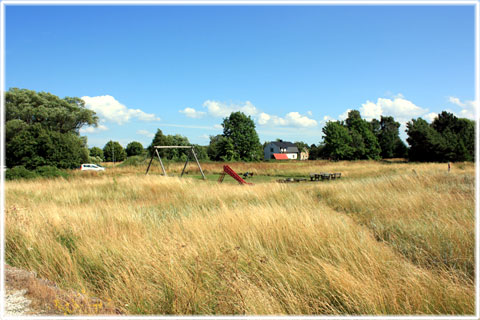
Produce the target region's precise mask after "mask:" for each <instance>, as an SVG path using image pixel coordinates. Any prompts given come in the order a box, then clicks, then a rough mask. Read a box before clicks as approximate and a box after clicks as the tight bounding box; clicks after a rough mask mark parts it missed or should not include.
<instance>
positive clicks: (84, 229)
mask: <svg viewBox="0 0 480 320" xmlns="http://www.w3.org/2000/svg"><path fill="white" fill-rule="evenodd" d="M231 166H232V167H234V168H235V169H236V170H238V171H242V170H243V171H253V169H254V170H257V172H256V173H257V174H272V175H275V174H277V175H278V174H279V172H281V173H282V174H287V175H296V174H308V173H309V172H315V171H320V170H321V171H335V172H342V175H343V178H342V179H341V180H338V181H330V182H317V183H303V184H301V183H299V184H276V183H263V184H256V185H255V186H248V187H246V186H240V185H226V184H216V183H210V182H203V181H198V180H194V179H178V178H165V177H160V176H158V175H148V176H145V175H143V174H139V173H138V172H137V171H138V168H129V167H127V168H121V167H119V168H115V169H114V170H107V172H105V174H100V175H98V174H87V175H86V176H81V175H80V174H77V175H74V177H73V178H71V179H69V180H63V179H57V180H41V181H40V180H37V181H20V182H7V183H6V185H5V190H6V197H5V198H6V215H5V216H6V259H7V261H8V262H9V263H11V264H13V265H15V266H19V267H23V268H26V269H29V270H34V271H36V272H38V273H39V274H40V275H41V276H43V277H46V278H48V279H50V280H53V281H55V282H57V283H58V284H59V285H60V286H62V287H66V288H71V289H75V290H78V291H82V292H83V291H85V292H87V293H88V294H89V295H91V296H92V295H93V296H97V297H99V298H101V299H103V300H105V301H110V299H111V300H112V301H113V303H114V304H115V306H116V307H117V308H119V309H121V310H122V311H124V312H127V313H130V314H383V315H384V314H397V315H398V314H456V315H460V314H473V313H474V306H475V303H474V301H475V299H474V294H475V292H474V291H475V290H474V281H473V279H474V278H473V275H474V268H473V266H474V251H473V249H474V203H475V199H474V191H473V190H474V178H473V177H474V166H473V165H471V164H457V165H454V167H453V170H452V172H451V173H450V174H447V173H446V170H444V168H443V167H444V166H445V165H441V164H427V165H421V164H382V163H377V162H353V163H350V162H339V163H329V162H318V163H316V162H314V164H313V166H311V165H310V166H308V165H306V164H305V165H304V164H303V163H302V164H298V163H297V164H295V163H285V164H283V163H282V164H278V165H274V164H271V163H266V164H264V163H262V164H253V165H252V164H232V165H231ZM242 166H243V167H242ZM204 167H205V168H206V169H207V170H212V171H211V172H215V170H219V168H221V165H219V164H211V168H210V167H209V165H205V166H204ZM252 168H253V169H252ZM170 169H172V170H173V171H175V170H181V168H180V169H177V168H175V167H174V166H173V165H172V167H171V168H170ZM445 169H446V168H445ZM115 170H116V171H115ZM220 170H221V169H220ZM412 170H414V171H412ZM218 172H219V171H218Z"/></svg>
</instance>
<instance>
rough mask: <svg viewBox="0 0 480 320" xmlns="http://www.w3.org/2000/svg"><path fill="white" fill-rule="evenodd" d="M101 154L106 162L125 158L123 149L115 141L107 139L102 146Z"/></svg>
mask: <svg viewBox="0 0 480 320" xmlns="http://www.w3.org/2000/svg"><path fill="white" fill-rule="evenodd" d="M103 155H104V156H105V161H107V162H120V161H123V160H125V159H126V158H127V153H126V152H125V149H123V147H122V146H121V145H120V143H118V142H117V141H112V140H110V141H108V142H107V144H105V146H104V147H103Z"/></svg>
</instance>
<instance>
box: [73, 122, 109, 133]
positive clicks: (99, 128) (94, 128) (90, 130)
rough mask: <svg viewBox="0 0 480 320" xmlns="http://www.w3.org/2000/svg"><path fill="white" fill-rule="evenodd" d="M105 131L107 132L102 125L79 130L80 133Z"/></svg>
mask: <svg viewBox="0 0 480 320" xmlns="http://www.w3.org/2000/svg"><path fill="white" fill-rule="evenodd" d="M106 130H108V128H107V127H106V126H104V125H103V124H99V125H98V126H97V127H86V128H81V129H80V133H97V132H101V131H106Z"/></svg>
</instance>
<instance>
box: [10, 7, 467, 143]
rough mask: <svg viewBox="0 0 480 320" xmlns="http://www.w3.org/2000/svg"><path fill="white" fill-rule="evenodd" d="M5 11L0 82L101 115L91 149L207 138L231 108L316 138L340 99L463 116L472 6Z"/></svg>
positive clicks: (346, 103)
mask: <svg viewBox="0 0 480 320" xmlns="http://www.w3.org/2000/svg"><path fill="white" fill-rule="evenodd" d="M5 16H6V21H5V27H6V30H5V35H6V41H5V54H6V55H5V57H6V62H5V64H6V68H5V82H6V89H7V90H8V88H11V87H17V88H27V89H31V90H36V91H48V92H51V93H53V94H55V95H58V96H60V97H65V96H76V97H81V98H83V99H84V100H85V102H86V105H87V107H88V108H90V109H92V110H95V111H96V112H97V114H98V115H99V116H100V119H101V121H100V125H99V127H97V128H84V129H83V130H82V134H83V135H86V136H87V137H88V144H89V146H90V147H92V146H98V147H103V146H104V145H105V143H106V142H107V141H109V140H115V141H119V142H120V143H121V144H122V145H123V146H126V145H127V144H128V143H129V142H131V141H140V142H141V143H142V144H143V145H144V146H147V145H149V144H150V142H151V140H152V136H153V134H154V133H155V132H156V130H157V128H160V129H161V130H162V131H163V132H164V133H165V134H181V135H184V136H186V137H188V139H189V140H190V142H192V143H198V144H202V145H207V144H208V141H209V139H208V137H209V136H210V135H216V134H220V133H222V129H221V127H220V124H221V123H222V119H223V118H224V117H225V116H227V115H228V114H229V113H230V112H231V111H237V110H240V111H243V112H245V113H246V114H248V115H250V116H251V117H252V118H253V119H254V121H255V123H256V128H257V132H258V133H259V136H260V140H261V142H262V143H263V142H264V141H269V140H273V139H276V138H281V139H284V140H290V141H305V142H307V143H309V144H312V143H315V144H318V143H319V142H320V141H321V139H322V138H321V137H322V133H321V128H322V126H323V125H324V123H325V122H326V121H328V120H338V119H343V118H344V117H345V115H346V112H347V110H349V109H358V110H360V111H361V113H362V115H363V116H364V117H365V118H367V119H371V118H374V117H375V118H379V116H380V115H381V114H383V115H392V116H394V117H395V119H396V120H397V121H399V122H401V123H405V122H406V121H408V120H410V119H411V118H416V117H422V118H424V119H427V120H428V121H431V120H432V119H433V118H434V116H435V115H436V114H437V113H438V112H441V111H442V110H448V111H450V112H453V113H455V114H456V115H457V116H460V117H467V118H471V119H473V118H474V104H473V100H474V98H475V90H474V79H475V78H474V76H475V74H474V69H475V68H474V67H475V64H474V62H475V52H474V49H475V39H474V34H475V33H474V26H475V15H474V7H473V6H324V5H317V6H162V5H157V6H14V5H7V6H6V14H5ZM401 129H402V130H404V127H403V126H402V128H401ZM402 136H403V137H404V138H405V134H404V133H402Z"/></svg>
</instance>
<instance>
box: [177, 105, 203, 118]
mask: <svg viewBox="0 0 480 320" xmlns="http://www.w3.org/2000/svg"><path fill="white" fill-rule="evenodd" d="M179 112H180V113H183V114H184V115H185V116H187V117H189V118H195V119H198V118H201V117H203V116H204V115H205V112H203V111H197V110H195V109H193V108H185V109H183V110H180V111H179Z"/></svg>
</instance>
